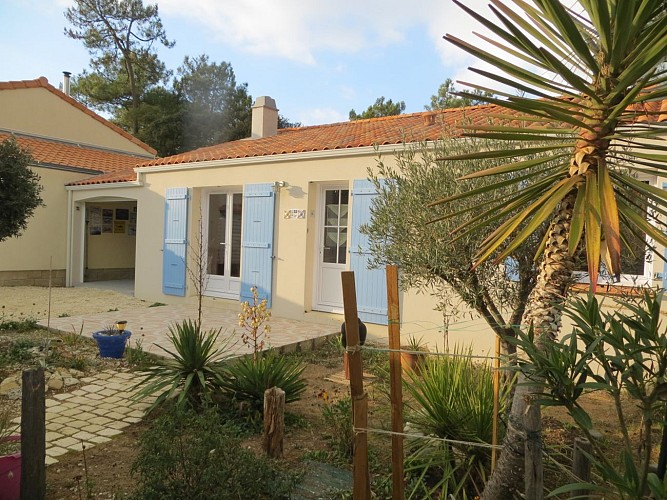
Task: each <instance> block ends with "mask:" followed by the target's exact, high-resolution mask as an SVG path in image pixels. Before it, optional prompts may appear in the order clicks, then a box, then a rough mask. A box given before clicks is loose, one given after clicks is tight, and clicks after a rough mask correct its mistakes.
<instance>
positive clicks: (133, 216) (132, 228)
mask: <svg viewBox="0 0 667 500" xmlns="http://www.w3.org/2000/svg"><path fill="white" fill-rule="evenodd" d="M127 234H128V236H136V235H137V207H133V208H132V211H131V212H130V223H129V224H128V226H127Z"/></svg>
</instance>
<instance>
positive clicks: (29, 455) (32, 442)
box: [21, 367, 46, 500]
mask: <svg viewBox="0 0 667 500" xmlns="http://www.w3.org/2000/svg"><path fill="white" fill-rule="evenodd" d="M22 384H23V386H22V389H21V392H22V400H21V498H29V499H30V500H43V499H44V498H45V496H46V464H45V460H46V402H45V397H44V368H41V367H40V368H33V369H32V370H25V371H24V372H23V375H22Z"/></svg>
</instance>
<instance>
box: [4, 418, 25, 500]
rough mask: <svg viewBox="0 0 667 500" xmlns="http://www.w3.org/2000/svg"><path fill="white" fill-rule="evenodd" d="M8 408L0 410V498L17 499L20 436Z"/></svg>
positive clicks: (19, 492)
mask: <svg viewBox="0 0 667 500" xmlns="http://www.w3.org/2000/svg"><path fill="white" fill-rule="evenodd" d="M17 432H18V424H14V423H12V421H11V415H10V414H9V408H5V409H2V410H0V499H2V500H18V499H19V497H20V494H21V437H20V436H19V435H17V434H16V433H17Z"/></svg>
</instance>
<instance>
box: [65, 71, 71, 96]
mask: <svg viewBox="0 0 667 500" xmlns="http://www.w3.org/2000/svg"><path fill="white" fill-rule="evenodd" d="M71 75H72V73H70V72H69V71H63V92H64V93H65V95H69V77H70V76H71Z"/></svg>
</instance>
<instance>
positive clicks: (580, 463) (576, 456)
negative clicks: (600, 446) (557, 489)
mask: <svg viewBox="0 0 667 500" xmlns="http://www.w3.org/2000/svg"><path fill="white" fill-rule="evenodd" d="M592 449H593V448H592V446H591V442H590V441H589V440H588V439H586V438H580V437H578V438H574V453H573V457H572V474H574V475H575V476H577V477H578V478H579V482H580V483H587V482H588V481H590V479H591V462H590V460H589V459H588V457H587V456H586V455H585V453H591V451H592ZM589 493H590V491H589V490H574V491H573V492H572V493H571V494H570V498H588V496H589Z"/></svg>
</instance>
